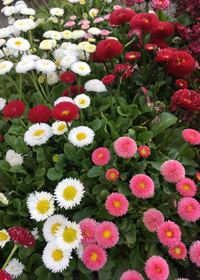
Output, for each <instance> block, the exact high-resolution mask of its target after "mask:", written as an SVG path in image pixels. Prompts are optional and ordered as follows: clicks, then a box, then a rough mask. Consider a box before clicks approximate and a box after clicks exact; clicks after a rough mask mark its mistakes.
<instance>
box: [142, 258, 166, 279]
mask: <svg viewBox="0 0 200 280" xmlns="http://www.w3.org/2000/svg"><path fill="white" fill-rule="evenodd" d="M144 270H145V273H146V275H147V277H148V278H149V279H150V280H166V279H167V278H168V275H169V266H168V264H167V262H166V260H164V259H163V258H162V257H159V256H152V257H151V258H149V259H148V260H147V261H146V263H145V268H144Z"/></svg>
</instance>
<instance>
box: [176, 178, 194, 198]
mask: <svg viewBox="0 0 200 280" xmlns="http://www.w3.org/2000/svg"><path fill="white" fill-rule="evenodd" d="M176 189H177V191H178V192H180V194H181V195H182V196H195V194H196V192H197V187H196V185H195V183H194V182H193V181H192V180H191V179H189V178H183V179H181V180H179V181H178V183H177V184H176Z"/></svg>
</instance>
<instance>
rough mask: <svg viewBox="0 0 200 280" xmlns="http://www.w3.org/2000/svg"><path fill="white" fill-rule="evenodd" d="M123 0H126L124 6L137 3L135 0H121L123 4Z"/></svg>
mask: <svg viewBox="0 0 200 280" xmlns="http://www.w3.org/2000/svg"><path fill="white" fill-rule="evenodd" d="M124 1H126V2H125V5H126V7H132V6H134V5H135V4H136V3H138V2H137V0H122V3H123V4H124ZM143 1H144V0H142V2H143Z"/></svg>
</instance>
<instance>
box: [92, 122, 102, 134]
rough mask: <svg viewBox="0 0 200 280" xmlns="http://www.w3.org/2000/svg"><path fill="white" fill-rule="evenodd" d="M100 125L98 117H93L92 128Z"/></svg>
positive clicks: (94, 128) (94, 129)
mask: <svg viewBox="0 0 200 280" xmlns="http://www.w3.org/2000/svg"><path fill="white" fill-rule="evenodd" d="M100 127H101V121H100V120H99V119H95V120H93V122H92V130H93V131H97V130H98V129H99V128H100Z"/></svg>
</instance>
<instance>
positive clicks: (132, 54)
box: [124, 52, 141, 61]
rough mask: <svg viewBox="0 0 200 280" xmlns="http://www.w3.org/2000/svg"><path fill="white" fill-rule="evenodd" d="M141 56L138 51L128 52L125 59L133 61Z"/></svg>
mask: <svg viewBox="0 0 200 280" xmlns="http://www.w3.org/2000/svg"><path fill="white" fill-rule="evenodd" d="M140 57H141V53H140V52H128V53H126V54H125V57H124V58H125V60H130V61H135V60H136V59H138V58H140Z"/></svg>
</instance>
